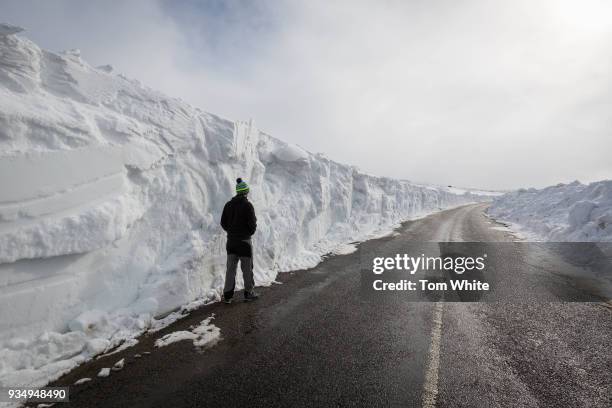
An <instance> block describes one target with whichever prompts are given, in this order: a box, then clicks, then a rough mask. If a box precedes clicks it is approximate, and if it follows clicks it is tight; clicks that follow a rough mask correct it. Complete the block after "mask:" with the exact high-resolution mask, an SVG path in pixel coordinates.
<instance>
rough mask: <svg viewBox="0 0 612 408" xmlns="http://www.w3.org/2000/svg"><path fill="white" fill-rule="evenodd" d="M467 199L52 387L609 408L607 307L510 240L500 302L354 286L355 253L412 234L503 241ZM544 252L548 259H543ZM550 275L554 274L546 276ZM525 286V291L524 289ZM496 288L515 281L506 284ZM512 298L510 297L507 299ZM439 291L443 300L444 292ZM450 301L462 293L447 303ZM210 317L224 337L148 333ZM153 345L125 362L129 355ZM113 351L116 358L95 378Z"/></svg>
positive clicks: (174, 401) (89, 392)
mask: <svg viewBox="0 0 612 408" xmlns="http://www.w3.org/2000/svg"><path fill="white" fill-rule="evenodd" d="M484 208H485V206H484V205H470V206H465V207H460V208H457V209H453V210H448V211H444V212H441V213H438V214H434V215H431V216H429V217H427V218H424V219H421V220H415V221H410V222H407V223H405V224H403V225H402V227H401V228H399V229H398V230H397V233H396V234H395V235H393V236H388V237H385V238H381V239H376V240H371V241H367V242H364V243H362V244H361V245H360V246H359V251H358V252H357V253H353V254H349V255H343V256H333V257H330V258H328V259H326V260H325V261H324V262H322V263H321V264H319V265H318V266H317V267H315V268H313V269H309V270H305V271H298V272H294V273H285V274H281V275H280V276H279V278H278V280H279V281H281V282H282V284H281V285H273V286H272V287H269V288H261V289H260V293H261V295H262V297H261V299H260V300H258V301H256V302H252V303H235V304H232V305H224V304H214V305H210V306H206V307H203V308H201V309H199V310H197V311H194V312H192V313H191V314H190V315H189V316H188V317H186V318H185V319H183V320H181V321H178V322H176V323H175V324H173V325H171V326H170V327H168V328H166V329H164V330H163V331H161V332H159V333H155V334H154V335H145V336H143V337H141V339H140V342H139V344H137V345H136V346H134V347H132V348H130V349H128V350H125V351H123V352H120V353H117V354H115V355H112V356H108V357H103V358H100V359H97V360H94V361H92V362H90V363H88V364H85V365H83V366H81V367H79V368H77V369H75V370H73V371H72V372H71V373H69V374H67V375H65V376H64V377H62V378H61V379H60V380H58V381H57V382H56V383H55V384H52V385H68V384H73V383H74V382H75V381H76V380H78V379H79V378H83V377H91V378H93V380H92V381H90V382H87V383H85V384H82V385H78V386H71V390H70V392H71V402H70V403H68V404H67V406H70V407H106V408H110V407H130V408H135V407H208V406H211V407H275V406H282V407H289V406H290V407H301V406H304V407H313V406H337V407H342V406H350V407H354V406H368V407H369V406H380V407H389V406H398V407H399V406H402V407H434V406H436V407H611V406H612V344H611V343H610V340H611V339H612V309H611V308H610V307H609V304H606V303H604V302H605V301H606V300H607V299H606V298H605V296H602V295H601V294H595V295H593V294H592V293H590V294H589V295H593V296H596V297H597V296H599V298H601V301H599V302H593V303H568V302H560V301H559V300H560V299H578V298H580V296H582V295H583V294H584V292H585V291H587V292H588V291H590V289H592V288H588V287H586V288H585V287H584V286H580V285H578V286H576V285H573V284H572V281H571V280H568V279H567V278H565V277H563V276H554V275H553V274H550V273H547V272H546V271H545V270H544V271H542V270H543V268H539V269H538V271H537V273H531V272H530V271H529V267H533V268H536V269H537V268H538V265H531V264H530V263H529V262H527V261H528V260H529V259H530V257H532V254H521V253H518V254H517V253H516V251H520V250H521V249H520V248H519V249H516V248H515V247H513V246H511V245H509V246H507V247H501V249H499V250H497V251H500V252H504V251H512V253H508V254H504V253H498V254H496V256H494V257H493V258H494V259H495V260H494V261H493V262H496V263H497V264H496V265H494V267H495V269H497V270H500V271H503V270H504V268H505V267H507V265H508V264H511V263H513V262H516V260H517V259H519V260H522V261H521V262H526V267H525V268H521V269H520V270H521V271H523V273H525V276H524V277H523V278H521V279H519V280H515V282H522V283H521V285H525V286H524V288H521V287H520V285H519V287H518V288H517V287H516V285H514V286H512V285H505V284H504V280H503V279H504V275H503V274H502V273H500V274H498V275H497V277H495V276H494V277H492V284H495V285H497V287H498V290H499V291H500V292H499V293H501V294H505V295H507V296H506V301H504V302H494V303H490V302H489V303H487V302H479V303H458V302H427V301H423V300H427V299H421V301H407V300H406V298H405V297H402V296H401V295H395V296H378V297H376V298H375V299H371V298H369V297H368V296H364V295H363V288H362V287H361V286H362V280H361V274H360V268H361V267H362V262H363V259H364V256H365V257H367V256H370V255H373V254H374V255H375V254H378V253H380V252H393V251H401V250H402V248H406V247H407V246H409V245H413V244H414V243H415V242H424V241H431V242H439V241H481V242H492V241H512V240H514V239H515V238H514V237H513V236H512V235H510V234H508V233H507V232H503V231H500V230H498V229H495V227H496V226H497V227H498V225H496V224H495V223H494V222H492V221H490V220H489V219H488V218H487V217H486V216H485V215H484V214H483V210H484ZM547 256H549V255H547ZM551 276H552V277H551ZM534 288H535V289H534ZM504 291H512V292H507V293H503V292H504ZM512 296H516V301H508V299H509V298H510V300H512ZM446 300H447V301H448V300H449V299H446ZM450 300H460V299H450ZM211 313H214V314H215V320H214V324H215V325H217V326H218V327H219V328H220V329H221V334H222V340H221V341H220V342H219V343H218V344H217V345H215V346H213V347H211V348H208V349H206V350H196V349H195V348H194V346H193V344H192V343H191V342H190V341H183V342H178V343H174V344H172V345H169V346H167V347H164V348H160V349H156V348H154V347H153V343H154V341H155V339H157V338H159V337H161V336H163V335H164V334H167V333H170V332H172V331H175V330H184V329H187V328H188V327H189V326H191V325H196V324H198V323H199V322H200V321H201V320H203V319H204V318H206V317H208V316H210V314H211ZM145 351H148V352H150V353H151V354H149V355H144V356H143V357H142V358H138V359H137V358H134V354H136V353H140V354H142V353H143V352H145ZM121 358H125V359H126V367H125V368H124V369H123V370H121V371H118V372H113V373H111V375H110V376H109V377H107V378H96V374H97V372H98V371H99V370H100V368H102V367H110V366H112V364H113V363H114V362H116V361H118V360H119V359H121Z"/></svg>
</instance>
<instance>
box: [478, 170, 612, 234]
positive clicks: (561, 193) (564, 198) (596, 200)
mask: <svg viewBox="0 0 612 408" xmlns="http://www.w3.org/2000/svg"><path fill="white" fill-rule="evenodd" d="M488 211H489V214H490V215H491V216H493V217H494V218H497V219H499V220H502V221H506V222H510V223H512V224H514V226H515V227H516V228H518V229H519V230H520V232H523V233H525V234H526V235H527V236H528V237H529V238H533V239H537V240H544V241H575V242H590V241H605V242H609V241H612V180H606V181H599V182H595V183H591V184H589V185H584V184H581V183H579V182H577V181H575V182H573V183H571V184H559V185H556V186H552V187H547V188H544V189H541V190H536V189H533V188H531V189H529V190H525V189H521V190H518V191H515V192H512V193H508V194H506V195H504V196H501V197H499V198H497V199H495V201H493V203H492V205H491V207H489V210H488Z"/></svg>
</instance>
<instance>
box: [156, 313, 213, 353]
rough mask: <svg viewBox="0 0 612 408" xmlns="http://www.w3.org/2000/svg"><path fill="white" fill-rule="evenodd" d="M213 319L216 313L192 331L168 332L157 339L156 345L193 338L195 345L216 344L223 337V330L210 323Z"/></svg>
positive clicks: (161, 345) (208, 345) (162, 345)
mask: <svg viewBox="0 0 612 408" xmlns="http://www.w3.org/2000/svg"><path fill="white" fill-rule="evenodd" d="M212 319H214V315H212V316H210V317H208V318H206V319H204V320H202V322H201V323H200V325H199V326H196V327H194V328H192V329H191V331H186V330H181V331H175V332H172V333H170V334H166V335H165V336H163V337H162V338H160V339H157V340H156V341H155V347H158V348H159V347H165V346H167V345H169V344H172V343H176V342H177V341H183V340H193V345H194V346H196V347H199V348H201V347H210V346H214V345H215V344H217V342H218V341H219V340H220V339H221V330H220V329H219V328H218V327H217V326H215V325H214V324H211V323H210V321H211V320H212Z"/></svg>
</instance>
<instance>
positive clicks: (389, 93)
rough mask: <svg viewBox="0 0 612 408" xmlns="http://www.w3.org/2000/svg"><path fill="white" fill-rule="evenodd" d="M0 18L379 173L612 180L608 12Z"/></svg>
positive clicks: (139, 9)
mask: <svg viewBox="0 0 612 408" xmlns="http://www.w3.org/2000/svg"><path fill="white" fill-rule="evenodd" d="M0 19H1V20H4V21H5V22H8V23H12V24H16V25H20V26H23V27H24V28H26V29H27V31H26V33H24V35H25V36H27V37H28V38H30V39H32V40H34V41H35V42H37V43H38V44H39V45H41V46H42V47H43V48H47V49H51V50H55V51H59V50H64V49H70V48H79V49H81V51H82V56H83V58H84V59H85V60H87V61H88V62H90V63H91V64H92V65H101V64H111V65H113V66H114V67H115V69H116V71H117V72H120V73H123V74H125V75H127V76H129V77H133V78H136V79H139V80H141V81H142V82H143V83H145V84H147V85H149V86H151V87H154V88H157V89H160V90H162V91H164V92H165V93H167V94H168V95H170V96H178V97H181V98H183V99H185V100H187V101H189V102H190V103H192V104H194V105H196V106H199V107H201V108H202V109H204V110H206V111H209V112H213V113H216V114H219V115H221V116H224V117H226V118H229V119H249V118H253V119H254V121H255V123H256V125H257V126H258V127H259V128H260V129H262V130H263V131H265V132H267V133H269V134H271V135H272V136H275V137H278V138H280V139H283V140H286V141H289V142H294V143H297V144H299V145H301V146H302V147H304V148H306V149H308V150H310V151H312V152H323V153H325V154H326V155H327V156H328V157H330V158H332V159H334V160H337V161H340V162H344V163H350V164H354V165H357V166H358V167H359V168H361V169H362V170H364V171H366V172H369V173H372V174H376V175H384V176H391V177H397V178H405V179H409V180H414V181H420V182H431V183H437V184H444V185H446V184H452V185H457V186H468V187H481V188H492V189H507V188H516V187H523V186H536V187H537V186H544V185H550V184H556V183H558V182H567V181H572V180H575V179H578V180H580V181H583V182H588V181H594V180H599V179H604V178H612V1H607V0H581V1H577V0H513V1H505V0H499V1H491V0H480V1H473V0H447V1H429V0H414V1H405V0H404V1H374V0H372V1H368V2H366V1H364V2H361V1H355V0H351V1H311V0H308V1H306V0H304V1H287V2H282V1H276V0H270V1H260V2H255V1H244V2H240V1H233V2H222V1H195V0H194V1H177V0H172V1H170V0H168V1H153V0H151V1H141V0H133V1H125V2H119V1H110V2H109V1H78V0H75V1H36V2H32V1H2V2H1V3H0Z"/></svg>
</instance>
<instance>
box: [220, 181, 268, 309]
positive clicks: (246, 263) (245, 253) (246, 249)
mask: <svg viewBox="0 0 612 408" xmlns="http://www.w3.org/2000/svg"><path fill="white" fill-rule="evenodd" d="M248 194H249V186H248V185H247V183H245V182H244V181H242V179H241V178H238V179H236V195H235V196H234V197H233V198H232V199H231V200H230V201H228V202H227V203H226V204H225V207H223V214H222V215H221V227H222V228H223V229H224V230H225V231H226V232H227V244H226V245H225V249H226V250H227V270H226V272H225V287H224V288H223V301H224V302H225V303H231V302H232V297H233V296H234V287H235V285H236V269H237V268H238V261H240V268H241V269H242V276H243V278H244V300H245V301H247V302H248V301H251V300H255V299H257V298H258V297H259V296H258V295H257V294H256V293H255V292H254V291H253V287H254V286H255V280H254V279H253V245H252V244H251V236H252V235H253V234H254V233H255V230H256V229H257V218H256V217H255V209H254V208H253V204H251V203H250V202H249V200H248V199H247V195H248Z"/></svg>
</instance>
